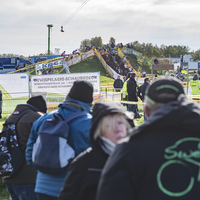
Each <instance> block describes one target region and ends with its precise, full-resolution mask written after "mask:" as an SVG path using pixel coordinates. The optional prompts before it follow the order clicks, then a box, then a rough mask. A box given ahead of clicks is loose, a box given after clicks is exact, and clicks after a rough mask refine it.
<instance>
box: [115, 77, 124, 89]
mask: <svg viewBox="0 0 200 200" xmlns="http://www.w3.org/2000/svg"><path fill="white" fill-rule="evenodd" d="M113 86H114V88H115V91H116V92H120V91H121V89H122V87H123V81H122V80H121V79H120V75H118V76H117V79H116V80H115V81H114V84H113Z"/></svg>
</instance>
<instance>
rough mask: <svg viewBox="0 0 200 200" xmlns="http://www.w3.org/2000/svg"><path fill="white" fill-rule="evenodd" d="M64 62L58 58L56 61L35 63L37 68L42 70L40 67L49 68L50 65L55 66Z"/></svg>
mask: <svg viewBox="0 0 200 200" xmlns="http://www.w3.org/2000/svg"><path fill="white" fill-rule="evenodd" d="M62 64H63V61H62V60H56V61H54V62H49V63H44V64H38V65H35V69H36V70H40V69H43V68H49V67H51V68H53V67H54V66H58V65H62Z"/></svg>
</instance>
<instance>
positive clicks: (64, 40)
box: [0, 0, 200, 56]
mask: <svg viewBox="0 0 200 200" xmlns="http://www.w3.org/2000/svg"><path fill="white" fill-rule="evenodd" d="M84 2H85V0H71V1H69V0H34V1H33V0H0V54H3V53H6V54H8V53H13V54H19V55H24V56H29V55H37V54H39V53H45V52H47V49H48V29H47V24H53V28H52V30H51V37H50V38H51V44H50V47H51V51H53V52H54V49H55V48H60V52H62V51H64V50H65V51H66V53H71V52H72V51H73V50H74V49H77V48H79V47H80V43H81V41H82V40H84V39H91V38H93V37H96V36H97V37H101V38H102V40H103V43H104V44H107V43H108V42H109V39H110V37H114V38H115V39H116V43H121V42H122V43H123V44H127V43H128V42H134V41H136V40H137V41H139V43H143V42H144V43H152V44H153V45H155V44H157V45H158V46H160V45H162V44H164V45H185V46H188V47H190V49H191V50H194V51H196V50H198V49H199V48H200V39H199V37H200V21H199V16H200V14H199V13H200V1H199V0H190V1H188V0H138V1H135V0H89V1H88V2H87V3H86V4H85V5H84V6H83V7H82V9H80V10H79V12H78V13H76V15H75V16H74V17H73V18H72V19H71V20H70V21H67V20H68V19H69V17H70V16H72V15H73V13H75V11H76V10H77V9H78V8H80V6H81V5H83V3H84ZM61 25H63V27H64V31H65V32H64V33H61V32H60V27H61Z"/></svg>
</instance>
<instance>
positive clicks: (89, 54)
mask: <svg viewBox="0 0 200 200" xmlns="http://www.w3.org/2000/svg"><path fill="white" fill-rule="evenodd" d="M93 55H94V51H93V50H90V51H88V52H87V53H84V54H83V55H82V59H83V60H84V59H86V58H89V57H91V56H93Z"/></svg>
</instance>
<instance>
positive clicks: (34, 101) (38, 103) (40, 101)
mask: <svg viewBox="0 0 200 200" xmlns="http://www.w3.org/2000/svg"><path fill="white" fill-rule="evenodd" d="M26 103H28V104H31V105H32V106H34V107H36V108H37V109H38V110H39V111H40V112H43V113H46V112H47V104H46V101H45V100H44V98H43V96H42V95H39V96H33V97H31V98H30V99H29V100H28V101H27V102H26Z"/></svg>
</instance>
